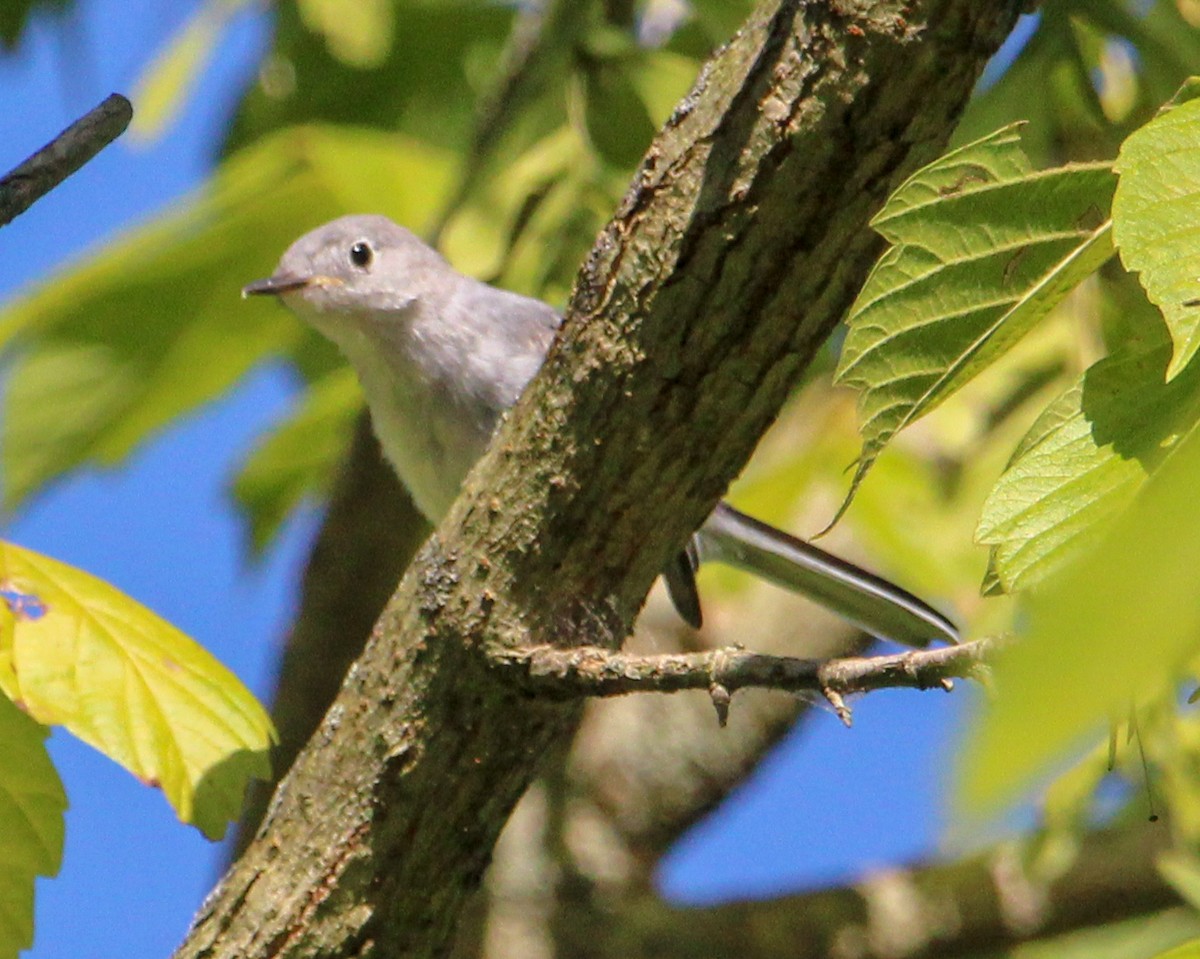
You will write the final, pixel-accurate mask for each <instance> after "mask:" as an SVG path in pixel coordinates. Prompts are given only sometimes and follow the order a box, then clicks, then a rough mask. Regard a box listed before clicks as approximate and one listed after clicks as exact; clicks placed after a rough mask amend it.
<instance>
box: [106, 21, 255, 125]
mask: <svg viewBox="0 0 1200 959" xmlns="http://www.w3.org/2000/svg"><path fill="white" fill-rule="evenodd" d="M249 2H250V0H208V2H207V3H205V4H203V5H202V6H201V7H200V8H199V9H197V10H196V12H195V13H193V14H192V16H191V17H190V18H189V19H188V20H187V21H186V22H185V23H184V25H183V27H182V28H181V29H180V30H179V32H178V33H177V34H176V35H175V36H174V37H173V38H172V39H171V41H170V42H169V43H168V44H167V45H166V46H165V47H164V48H163V49H162V50H160V51H159V52H158V54H157V55H156V56H155V58H154V60H153V61H152V62H151V64H150V65H149V66H148V67H147V68H146V70H145V71H144V72H143V73H142V75H141V77H140V78H139V80H138V83H137V87H136V88H135V90H134V93H133V98H132V99H133V103H134V114H133V122H132V123H131V124H130V127H129V129H130V132H131V133H133V134H134V135H135V136H137V137H139V138H141V139H150V138H152V137H156V136H158V135H159V134H160V133H162V131H163V128H164V127H166V126H167V124H168V123H170V122H171V120H172V119H174V117H175V116H176V115H177V114H178V112H179V110H180V108H181V107H182V105H183V103H184V101H185V100H186V99H187V96H188V94H189V93H190V92H191V90H192V88H193V87H194V86H195V84H196V82H197V81H198V80H199V79H200V74H201V72H202V71H203V69H204V65H205V63H206V62H207V60H208V58H209V57H210V56H211V55H212V54H213V52H214V49H215V47H216V42H217V39H218V38H219V37H220V33H221V28H222V27H223V26H224V25H225V21H226V20H227V19H228V17H229V15H230V14H232V13H233V12H234V11H236V10H237V9H238V8H239V7H243V6H245V5H246V4H247V3H249Z"/></svg>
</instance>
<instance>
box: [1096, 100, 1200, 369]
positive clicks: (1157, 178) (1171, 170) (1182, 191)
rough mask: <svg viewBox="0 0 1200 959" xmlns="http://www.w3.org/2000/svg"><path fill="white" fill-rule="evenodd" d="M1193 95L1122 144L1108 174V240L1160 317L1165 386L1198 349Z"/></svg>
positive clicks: (1198, 170) (1198, 157) (1196, 106)
mask: <svg viewBox="0 0 1200 959" xmlns="http://www.w3.org/2000/svg"><path fill="white" fill-rule="evenodd" d="M1198 92H1200V90H1198V89H1196V88H1193V87H1187V88H1185V90H1184V91H1183V92H1182V94H1181V96H1180V98H1179V99H1180V101H1181V102H1179V103H1178V104H1177V105H1175V106H1173V107H1171V108H1170V109H1169V110H1166V111H1164V112H1163V113H1161V114H1160V115H1159V116H1158V117H1156V118H1155V119H1154V120H1151V121H1150V122H1149V123H1147V124H1146V125H1145V126H1144V127H1142V128H1141V129H1140V130H1138V131H1137V132H1136V133H1134V134H1133V135H1132V136H1130V137H1129V138H1128V139H1127V140H1126V141H1125V143H1124V145H1123V146H1122V147H1121V152H1120V154H1119V155H1118V157H1117V161H1116V164H1115V165H1114V169H1115V170H1116V171H1117V173H1118V175H1119V177H1120V180H1119V183H1118V186H1117V192H1116V195H1115V197H1114V198H1113V221H1114V226H1113V230H1114V237H1115V240H1116V243H1117V247H1118V249H1119V250H1120V253H1121V261H1122V262H1123V263H1124V264H1125V266H1126V267H1127V268H1128V269H1130V270H1132V271H1134V272H1136V273H1137V274H1138V278H1139V279H1140V280H1141V282H1142V285H1143V286H1144V287H1145V288H1146V293H1147V295H1148V296H1149V297H1150V300H1151V302H1153V303H1154V304H1155V305H1157V306H1158V307H1159V309H1161V310H1162V312H1163V316H1165V317H1166V320H1167V327H1168V329H1170V331H1171V338H1172V340H1173V341H1174V344H1175V352H1174V355H1173V356H1172V357H1171V363H1170V365H1169V366H1168V367H1167V378H1168V379H1169V378H1171V377H1174V376H1176V375H1178V373H1179V372H1180V370H1182V369H1183V368H1184V367H1185V366H1186V365H1187V364H1188V362H1189V361H1190V360H1191V358H1192V357H1193V356H1194V355H1195V353H1196V350H1197V349H1198V348H1200V266H1198V265H1197V262H1196V250H1197V248H1198V247H1200V99H1190V97H1192V96H1195V95H1196V94H1197V93H1198Z"/></svg>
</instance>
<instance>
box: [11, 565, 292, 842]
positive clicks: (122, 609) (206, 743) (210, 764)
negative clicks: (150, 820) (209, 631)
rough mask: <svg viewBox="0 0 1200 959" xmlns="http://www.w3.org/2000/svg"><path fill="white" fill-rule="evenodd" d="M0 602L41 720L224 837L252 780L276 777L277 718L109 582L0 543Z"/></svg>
mask: <svg viewBox="0 0 1200 959" xmlns="http://www.w3.org/2000/svg"><path fill="white" fill-rule="evenodd" d="M0 599H2V600H3V602H4V603H5V604H6V605H7V606H8V609H9V611H10V612H11V614H12V617H13V620H14V623H15V625H14V629H13V635H12V640H11V657H12V670H11V675H12V676H13V677H14V678H15V681H16V689H15V690H6V692H9V694H10V695H11V696H12V698H13V699H15V700H16V701H17V702H19V703H20V704H21V705H22V706H23V707H24V708H25V709H26V710H27V711H28V713H29V714H30V715H31V716H32V717H33V718H34V719H36V720H38V721H39V722H42V723H47V724H56V725H61V726H64V727H66V728H67V729H68V730H70V732H72V733H73V734H74V735H76V736H78V737H79V738H80V739H82V740H83V741H84V742H87V743H89V744H91V745H92V746H95V747H96V748H97V749H99V750H100V751H101V752H102V753H104V754H105V755H106V756H109V757H110V758H111V759H113V760H115V761H116V762H118V763H120V764H121V765H122V766H124V767H125V768H126V769H128V770H129V771H130V772H132V773H133V774H134V775H135V776H137V777H138V778H139V779H141V780H142V781H143V782H144V783H147V784H151V785H156V786H159V787H160V788H161V789H162V790H163V794H164V795H165V796H166V797H167V800H168V801H169V802H170V803H171V805H172V806H173V807H174V808H175V811H176V812H177V813H178V815H179V818H180V819H182V820H183V821H184V822H191V823H194V824H195V825H196V826H197V827H198V828H199V829H200V830H201V831H202V832H203V833H204V834H205V835H206V836H209V837H210V838H213V839H218V838H220V837H221V836H222V835H223V834H224V832H225V826H226V824H227V823H228V822H229V820H231V819H233V818H235V817H236V816H237V815H238V813H239V811H240V810H241V801H242V792H243V790H244V787H245V785H246V782H247V780H248V779H249V778H251V777H259V778H264V777H266V776H268V775H269V774H270V764H269V762H268V759H267V750H268V748H269V747H270V744H271V742H272V740H273V738H274V730H273V728H272V726H271V721H270V719H269V718H268V717H267V715H266V713H265V712H264V711H263V708H262V707H261V706H260V705H259V703H258V701H257V700H256V699H255V698H254V697H253V696H252V695H251V694H250V693H249V691H248V690H246V688H245V687H244V686H243V685H242V684H241V683H240V682H239V681H238V679H237V677H235V676H234V675H233V674H232V673H231V672H229V670H227V669H226V668H225V667H224V666H222V665H221V664H220V663H219V662H217V661H216V660H215V659H214V658H213V657H212V656H211V655H210V654H209V653H208V652H206V651H205V650H204V649H203V648H201V647H200V646H198V645H197V644H196V643H194V642H193V641H192V640H190V639H188V638H187V637H186V636H184V635H183V633H181V632H180V631H179V630H177V629H176V628H175V627H174V626H172V625H171V624H170V623H167V622H166V621H165V620H163V619H161V618H160V617H158V616H156V615H155V614H154V613H152V612H150V610H148V609H146V608H145V607H144V606H141V605H139V604H138V603H136V602H134V601H133V600H132V599H130V598H129V597H128V596H126V595H125V594H123V593H122V592H120V591H119V590H117V589H116V588H114V587H112V586H110V585H108V584H107V583H105V582H103V581H102V580H99V579H97V578H96V577H94V576H91V575H89V574H88V573H85V572H83V571H81V570H78V569H74V568H73V567H70V566H67V565H66V564H64V563H60V562H58V561H56V560H53V559H50V558H48V557H46V556H41V555H39V554H37V553H34V552H32V551H30V550H26V549H22V548H21V547H19V546H15V545H13V544H11V543H3V542H0Z"/></svg>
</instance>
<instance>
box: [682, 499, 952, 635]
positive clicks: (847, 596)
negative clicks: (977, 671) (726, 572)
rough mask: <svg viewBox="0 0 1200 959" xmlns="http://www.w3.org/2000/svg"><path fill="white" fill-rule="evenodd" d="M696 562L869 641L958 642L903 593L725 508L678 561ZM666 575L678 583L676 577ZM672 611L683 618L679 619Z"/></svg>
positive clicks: (948, 625) (944, 623)
mask: <svg viewBox="0 0 1200 959" xmlns="http://www.w3.org/2000/svg"><path fill="white" fill-rule="evenodd" d="M697 560H698V561H699V562H710V561H716V562H721V563H727V564H728V565H730V566H736V567H738V568H739V569H744V570H747V571H748V572H751V573H754V574H756V575H757V576H761V577H762V578H763V579H768V580H770V581H772V582H774V583H777V584H778V585H780V586H783V587H784V588H785V589H790V590H793V591H794V592H797V593H802V594H803V595H805V596H807V597H808V598H809V599H812V600H814V601H816V602H818V603H820V604H821V605H822V606H824V607H826V608H827V609H830V610H832V611H833V612H835V613H837V614H838V615H840V616H843V617H845V618H846V619H848V620H849V621H850V622H852V623H854V624H855V625H856V626H859V627H861V628H862V629H864V630H866V631H867V632H868V633H871V634H872V635H875V636H879V637H881V638H884V639H891V640H894V641H895V642H897V643H903V644H904V645H906V646H928V645H929V644H930V643H931V642H933V641H934V640H941V641H942V642H947V643H957V642H958V641H959V635H958V628H957V627H956V626H955V625H954V623H952V622H951V621H950V620H949V619H947V618H946V617H945V616H943V615H942V614H941V613H939V612H938V611H937V610H936V609H934V608H933V607H932V606H930V605H929V604H928V603H925V602H923V601H922V600H920V599H917V597H916V596H913V595H912V593H910V592H908V591H907V590H904V589H901V588H900V587H899V586H896V585H895V584H894V583H889V582H888V581H887V580H885V579H881V578H880V577H878V576H875V575H874V574H872V573H868V572H867V571H866V570H863V569H859V568H858V567H857V566H855V565H853V564H852V563H847V562H846V561H845V560H841V559H838V558H837V557H836V556H831V555H830V554H829V553H827V552H825V551H824V550H823V549H819V548H817V547H816V546H813V545H812V544H811V543H806V542H804V541H803V540H800V539H797V538H796V537H794V536H789V535H788V534H787V533H785V532H783V531H782V530H778V529H775V528H774V527H773V526H768V525H767V524H766V523H760V522H759V521H758V520H756V519H754V518H753V517H751V516H747V515H745V514H744V513H739V512H738V511H737V510H735V509H734V508H733V507H732V506H730V505H728V504H727V503H721V504H720V505H718V506H717V508H716V509H715V510H714V511H713V513H712V515H711V516H710V517H709V518H708V520H707V521H706V522H705V524H704V525H703V526H702V527H700V529H699V531H698V532H697V533H696V536H695V539H694V540H693V543H692V548H691V550H690V551H689V553H688V554H685V555H683V556H681V562H686V561H690V563H691V565H692V566H693V567H694V565H695V564H696V561H697ZM674 572H675V578H678V577H679V574H680V571H679V570H676V571H674ZM672 578H673V577H671V576H668V585H670V586H671V587H672V588H671V593H672V598H675V597H676V594H677V593H682V592H683V591H684V590H683V586H684V585H685V584H682V583H680V582H676V583H674V584H672V583H671V579H672ZM691 596H693V597H694V587H693V588H692V590H691ZM686 602H687V600H686V598H685V604H686ZM676 605H677V606H678V605H679V604H678V601H677V602H676ZM696 607H697V608H696V611H695V618H696V619H699V608H698V601H696ZM680 611H681V612H682V613H684V615H685V618H686V617H687V612H685V611H684V610H683V609H681V610H680Z"/></svg>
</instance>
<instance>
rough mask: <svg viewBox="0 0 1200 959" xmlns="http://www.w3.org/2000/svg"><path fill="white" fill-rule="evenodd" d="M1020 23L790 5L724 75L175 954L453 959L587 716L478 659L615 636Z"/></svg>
mask: <svg viewBox="0 0 1200 959" xmlns="http://www.w3.org/2000/svg"><path fill="white" fill-rule="evenodd" d="M1018 7H1019V4H1018V3H1016V2H1002V3H994V4H989V5H979V4H975V3H972V2H969V0H928V2H925V3H911V4H904V5H902V4H899V3H877V2H868V0H860V2H835V3H828V2H822V3H813V4H805V3H799V2H780V0H776V2H773V3H767V4H765V5H764V6H762V7H761V8H760V9H759V10H758V11H757V12H756V14H755V15H754V16H753V17H752V18H751V20H750V21H749V22H748V23H747V25H746V26H745V27H744V28H743V30H742V31H741V32H740V33H739V34H738V35H737V36H736V37H735V38H734V40H733V41H731V43H730V44H729V45H728V46H727V47H725V48H724V49H723V50H722V51H720V52H719V53H718V55H717V56H716V57H715V58H714V59H713V61H711V62H710V64H709V65H708V67H707V68H706V70H705V72H704V73H703V75H702V76H701V78H700V80H699V81H698V83H697V86H696V88H695V89H694V90H693V92H692V93H691V94H690V95H689V97H688V98H687V99H686V100H685V101H684V103H683V104H682V105H681V106H680V108H679V109H678V110H677V111H676V114H675V115H674V116H673V118H672V119H671V121H670V122H669V123H668V125H667V127H666V128H665V129H664V131H663V132H662V134H660V136H659V137H658V139H657V140H656V141H655V143H654V144H653V146H652V147H651V149H650V152H649V153H648V155H647V157H646V159H645V161H644V163H643V165H642V168H641V169H640V171H639V173H638V175H637V177H636V180H635V183H634V185H633V187H632V188H631V190H630V192H629V194H628V195H627V197H626V199H625V201H624V202H623V204H622V206H621V208H620V210H619V211H618V212H617V215H616V217H615V218H614V220H613V221H612V222H611V223H610V225H609V227H608V228H607V229H606V230H605V232H604V233H603V234H602V235H601V237H600V238H599V240H598V241H597V244H596V247H595V248H594V250H593V253H592V255H591V257H590V258H589V260H588V262H587V264H586V265H585V268H584V270H583V272H582V274H581V277H580V280H579V283H578V288H577V291H576V295H575V298H574V301H573V304H572V308H571V310H570V311H569V316H568V321H567V324H566V327H565V331H564V333H563V335H562V336H561V337H560V339H559V342H558V343H557V345H556V347H555V349H554V351H553V352H552V354H551V356H550V358H549V360H548V362H547V364H546V367H545V369H544V370H543V372H542V374H541V375H540V376H539V377H538V379H537V381H536V382H535V384H533V386H532V387H531V389H530V390H529V391H528V392H527V394H526V396H525V397H524V398H523V399H522V401H521V403H520V404H518V407H517V410H516V412H515V414H514V415H513V416H512V417H511V418H510V419H509V421H508V422H507V423H506V424H505V426H504V428H503V429H502V430H501V433H500V435H499V436H498V438H497V440H496V442H494V443H493V445H492V447H491V450H490V451H489V453H488V455H487V456H485V458H484V460H483V461H482V462H481V464H480V465H479V466H478V467H477V468H476V469H475V470H474V471H473V472H472V474H471V477H470V478H469V479H468V482H467V485H466V489H465V491H464V495H463V496H462V497H460V499H459V501H458V502H457V503H456V505H455V507H454V508H453V509H452V511H451V513H450V515H449V516H448V517H447V518H446V521H445V522H444V523H443V524H442V525H441V526H440V527H439V529H438V531H437V532H436V533H435V535H434V537H433V538H432V539H431V540H430V541H429V542H428V543H427V544H426V546H425V547H424V548H423V549H422V550H421V552H420V553H419V554H418V558H417V561H416V562H415V564H414V565H413V566H412V567H411V568H410V569H409V571H408V573H407V574H406V575H405V577H404V579H403V580H402V581H401V584H400V587H399V589H398V590H397V592H396V593H395V595H394V596H393V598H392V600H391V602H390V603H389V605H388V607H387V610H386V611H385V613H384V615H383V617H382V618H381V620H380V621H379V623H378V624H377V626H376V628H375V631H374V634H373V636H372V639H371V641H370V642H369V643H368V645H367V648H366V650H365V651H364V653H363V655H362V656H361V657H360V658H359V660H358V661H357V662H356V663H355V664H354V666H353V667H352V668H351V670H350V672H349V674H348V676H347V678H346V682H345V684H344V685H343V687H342V690H341V692H340V694H339V696H338V698H337V700H336V701H335V703H334V705H333V707H332V708H331V709H330V711H329V713H328V715H327V716H326V718H325V720H324V721H323V723H322V725H321V727H320V728H319V729H318V731H317V733H316V735H315V736H314V737H313V739H312V740H311V741H310V743H309V745H308V746H307V747H306V748H305V750H304V751H303V752H302V753H301V755H300V756H299V758H298V759H297V761H296V764H295V765H294V766H293V768H292V771H291V772H290V773H289V775H288V776H287V778H286V779H285V780H284V781H283V782H282V783H281V785H280V787H279V789H278V791H277V792H276V795H275V797H274V798H273V800H272V804H271V806H270V808H269V810H268V813H267V817H266V819H265V821H264V824H263V826H262V828H261V830H260V832H259V834H258V836H257V837H256V839H255V841H254V842H253V843H252V844H251V845H250V847H249V848H248V849H247V851H246V853H245V854H244V855H243V857H242V858H241V859H240V860H239V861H238V863H236V864H235V865H234V866H233V867H232V868H231V869H230V871H229V873H228V874H227V875H226V876H225V878H224V879H223V880H222V882H221V883H220V884H219V885H218V887H217V889H216V890H215V891H214V893H213V894H212V896H210V898H209V900H208V901H207V902H206V904H205V906H204V908H203V909H202V910H201V913H200V915H199V916H198V918H197V921H196V923H195V925H194V926H193V929H192V930H191V932H190V934H189V936H188V938H187V940H186V942H185V943H184V945H183V946H182V948H181V950H180V953H179V954H180V955H183V956H189V955H204V956H207V957H216V956H238V957H255V956H283V955H287V956H301V955H386V956H397V955H412V956H437V955H444V954H445V953H446V952H447V951H448V949H449V946H450V941H451V937H452V934H453V931H454V928H455V926H456V924H457V922H458V918H459V915H460V912H461V909H462V905H463V902H464V899H465V897H466V895H467V894H468V893H469V892H470V891H471V890H472V889H474V888H475V886H476V885H477V884H478V882H479V879H480V876H481V874H482V872H483V870H484V868H485V866H486V865H487V862H488V859H489V856H490V854H491V849H492V846H493V844H494V843H495V841H496V837H497V835H498V833H499V831H500V828H501V827H502V825H503V824H504V822H505V820H506V818H507V817H508V814H509V812H510V810H511V809H512V807H513V804H514V803H515V802H516V800H517V799H518V798H519V797H520V795H521V793H522V792H523V791H524V789H525V788H526V787H527V785H528V784H529V783H530V781H531V780H532V779H533V777H534V776H535V775H536V774H537V772H538V770H539V768H540V767H541V765H542V762H543V760H544V758H545V757H546V756H549V755H553V754H554V753H555V752H557V751H560V750H562V749H563V748H565V745H566V743H567V741H568V739H569V736H570V735H571V733H572V731H573V729H574V728H575V725H576V723H577V721H578V717H579V713H580V708H579V705H578V704H574V703H567V704H555V703H548V702H542V701H539V700H537V699H531V698H528V697H525V696H522V695H521V693H520V692H519V691H518V690H517V689H515V688H514V687H512V686H511V685H509V684H507V683H505V682H504V681H503V680H502V679H501V678H500V677H498V676H497V675H496V674H495V672H494V671H491V670H490V669H489V668H488V666H487V659H486V647H487V646H489V645H491V644H501V645H509V646H513V645H525V644H539V643H547V644H560V645H561V644H590V645H596V646H603V647H608V648H615V647H616V646H618V645H619V644H620V642H621V640H622V639H623V638H624V636H625V634H626V632H627V631H628V628H629V625H630V623H631V622H632V620H633V617H634V615H635V614H636V612H637V611H638V609H639V607H640V605H641V603H642V601H643V598H644V596H645V594H646V591H647V589H648V588H649V585H650V583H651V582H652V580H653V578H654V577H655V575H656V573H657V571H658V570H659V569H661V568H662V566H663V565H664V562H665V560H666V559H667V557H668V556H669V555H670V554H671V553H672V551H674V550H676V549H678V547H679V544H680V543H682V542H683V541H684V539H685V538H686V536H687V535H688V534H689V533H690V532H691V530H692V529H694V528H695V527H696V526H697V525H699V523H700V522H701V520H703V518H704V516H705V515H706V514H707V512H708V511H709V510H710V509H711V508H712V506H713V505H714V503H715V501H716V499H717V497H718V496H719V495H720V493H721V492H722V491H723V489H724V488H725V486H726V484H727V483H728V482H729V480H730V479H731V478H732V477H733V476H734V475H735V474H736V472H737V471H738V470H739V469H740V467H741V466H742V464H743V463H744V462H745V460H746V459H747V458H748V456H749V454H750V452H751V451H752V450H753V447H754V444H755V442H756V440H757V439H758V437H759V436H760V435H761V433H762V432H763V431H764V430H765V429H766V427H767V426H768V425H769V423H770V422H771V420H772V419H773V418H774V416H775V415H776V414H777V413H778V411H779V408H780V406H781V405H782V403H783V401H784V399H785V397H786V395H787V393H788V391H789V389H790V388H791V387H792V386H794V384H795V383H796V382H797V379H798V377H799V375H800V373H801V372H802V370H803V368H804V366H805V364H806V363H807V362H808V361H809V360H810V359H811V357H812V355H813V353H814V352H815V351H816V349H817V348H818V346H819V344H820V343H821V341H822V340H823V339H824V338H825V336H826V335H827V334H828V333H829V331H830V330H831V329H832V328H833V327H834V325H835V324H836V323H837V322H838V320H839V319H840V317H841V315H842V313H843V312H844V310H845V308H846V307H847V305H848V304H849V302H850V300H851V298H852V297H853V294H854V291H855V290H856V289H857V287H858V286H859V285H860V284H861V282H862V280H863V278H864V276H865V273H866V271H867V269H868V268H869V266H870V264H871V262H872V259H873V257H874V255H875V254H876V253H877V252H878V248H879V244H878V241H877V239H876V238H875V237H874V236H873V235H872V234H871V232H870V230H869V229H868V228H867V221H868V220H869V218H870V216H871V214H872V213H873V212H874V211H875V210H876V209H878V207H879V205H880V204H881V203H882V201H883V200H884V198H885V197H886V195H887V194H888V193H889V192H890V190H892V189H893V188H894V187H895V186H896V185H898V183H899V182H900V181H901V180H902V179H903V177H905V176H906V175H908V174H909V173H911V172H912V171H913V170H914V169H915V168H916V167H917V166H919V165H920V164H922V163H924V162H927V161H928V160H930V159H932V157H933V156H934V155H936V153H937V152H938V151H939V150H940V149H941V148H942V146H943V145H944V143H945V140H946V138H947V136H948V135H949V132H950V130H951V129H952V127H953V122H954V120H955V118H956V117H957V116H958V114H959V112H960V110H961V108H962V106H963V104H964V103H965V101H966V99H967V97H968V95H969V94H970V91H971V88H972V86H973V85H974V82H975V79H976V77H977V76H978V73H979V71H980V70H981V68H982V66H983V65H984V63H985V62H986V61H987V59H988V58H989V57H990V56H991V54H992V53H994V52H995V50H996V49H997V47H998V46H999V44H1000V42H1001V41H1002V40H1003V39H1004V37H1005V36H1006V35H1007V33H1008V31H1009V30H1010V29H1011V27H1012V25H1013V23H1014V21H1015V18H1016V15H1017V12H1018ZM497 490H500V491H504V493H503V495H502V496H500V495H497V494H495V493H493V492H489V491H497ZM650 732H652V731H650Z"/></svg>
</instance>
